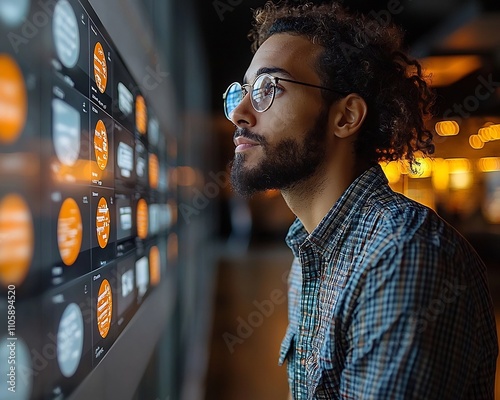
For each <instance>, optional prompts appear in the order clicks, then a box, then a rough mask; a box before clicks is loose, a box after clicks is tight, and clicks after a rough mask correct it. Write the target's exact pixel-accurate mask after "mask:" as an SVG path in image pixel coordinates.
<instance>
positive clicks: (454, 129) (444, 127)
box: [434, 121, 460, 136]
mask: <svg viewBox="0 0 500 400" xmlns="http://www.w3.org/2000/svg"><path fill="white" fill-rule="evenodd" d="M434 129H435V130H436V133H437V134H438V135H439V136H455V135H458V132H460V126H459V125H458V123H457V122H456V121H440V122H437V123H436V125H435V127H434Z"/></svg>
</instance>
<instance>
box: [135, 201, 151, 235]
mask: <svg viewBox="0 0 500 400" xmlns="http://www.w3.org/2000/svg"><path fill="white" fill-rule="evenodd" d="M137 236H139V238H141V239H146V237H147V236H148V203H146V200H144V199H140V200H139V202H138V203H137Z"/></svg>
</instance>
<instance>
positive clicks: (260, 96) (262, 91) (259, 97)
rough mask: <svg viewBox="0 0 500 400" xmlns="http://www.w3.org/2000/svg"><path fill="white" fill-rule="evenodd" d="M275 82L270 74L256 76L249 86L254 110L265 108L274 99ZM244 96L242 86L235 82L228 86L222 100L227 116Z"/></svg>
mask: <svg viewBox="0 0 500 400" xmlns="http://www.w3.org/2000/svg"><path fill="white" fill-rule="evenodd" d="M245 86H250V85H245ZM274 88H275V83H274V79H273V77H272V76H271V75H268V74H262V75H259V76H258V77H257V79H256V80H255V82H254V83H253V85H252V86H251V93H250V101H251V103H252V106H253V108H254V109H255V110H256V111H259V112H263V111H265V110H267V109H268V108H269V107H270V106H271V103H272V101H273V99H274ZM243 97H245V94H244V89H243V88H242V86H241V85H240V84H239V83H237V82H235V83H233V84H231V86H229V88H228V90H227V94H226V98H225V101H224V109H225V113H226V117H227V118H231V116H232V113H233V111H234V110H235V108H236V107H238V105H239V104H240V103H241V101H242V100H243Z"/></svg>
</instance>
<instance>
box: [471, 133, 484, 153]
mask: <svg viewBox="0 0 500 400" xmlns="http://www.w3.org/2000/svg"><path fill="white" fill-rule="evenodd" d="M469 144H470V147H472V148H473V149H476V150H479V149H482V148H483V147H484V142H483V141H482V140H481V137H480V136H478V135H470V137H469Z"/></svg>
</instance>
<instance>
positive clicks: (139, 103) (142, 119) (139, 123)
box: [135, 95, 148, 135]
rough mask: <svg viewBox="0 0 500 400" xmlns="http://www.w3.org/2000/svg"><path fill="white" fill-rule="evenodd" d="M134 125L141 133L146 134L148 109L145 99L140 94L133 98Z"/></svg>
mask: <svg viewBox="0 0 500 400" xmlns="http://www.w3.org/2000/svg"><path fill="white" fill-rule="evenodd" d="M135 125H136V127H137V130H138V131H139V133H140V134H141V135H145V134H146V129H147V125H148V110H147V108H146V101H145V100H144V97H142V96H141V95H139V96H137V98H136V99H135Z"/></svg>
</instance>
